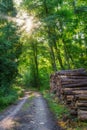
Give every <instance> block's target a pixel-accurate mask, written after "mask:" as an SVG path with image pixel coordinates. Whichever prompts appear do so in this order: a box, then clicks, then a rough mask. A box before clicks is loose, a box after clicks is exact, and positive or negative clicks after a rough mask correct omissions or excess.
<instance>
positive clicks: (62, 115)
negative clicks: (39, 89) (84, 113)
mask: <svg viewBox="0 0 87 130" xmlns="http://www.w3.org/2000/svg"><path fill="white" fill-rule="evenodd" d="M43 95H44V98H45V99H46V100H47V101H48V104H49V107H50V109H51V111H52V112H53V113H54V114H55V116H56V118H57V121H58V124H59V125H60V126H61V127H62V128H63V129H66V130H87V122H82V121H79V120H78V119H77V118H76V117H73V116H71V114H70V111H69V108H67V107H66V106H65V105H64V104H61V103H60V102H59V101H58V98H56V97H55V96H54V95H53V94H49V92H48V91H43Z"/></svg>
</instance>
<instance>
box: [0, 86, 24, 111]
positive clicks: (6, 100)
mask: <svg viewBox="0 0 87 130" xmlns="http://www.w3.org/2000/svg"><path fill="white" fill-rule="evenodd" d="M23 94H24V91H23V89H22V88H21V87H19V86H16V85H14V86H12V88H10V89H9V90H7V91H0V111H2V110H4V109H5V108H6V107H7V106H9V105H11V104H13V103H14V102H15V101H16V100H17V99H18V98H19V97H21V96H23Z"/></svg>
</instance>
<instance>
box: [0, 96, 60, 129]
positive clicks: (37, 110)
mask: <svg viewBox="0 0 87 130" xmlns="http://www.w3.org/2000/svg"><path fill="white" fill-rule="evenodd" d="M0 130H61V129H60V127H59V126H58V125H57V123H56V121H55V119H54V118H53V114H52V113H51V112H50V111H49V108H48V105H47V103H46V101H45V100H44V98H43V97H42V96H41V95H40V94H38V93H34V97H33V98H32V97H30V98H29V96H28V95H26V96H25V97H24V99H22V100H21V101H20V102H19V103H18V104H17V105H16V106H15V107H13V108H12V110H11V112H10V114H8V115H6V116H5V117H4V118H3V119H2V120H1V121H0Z"/></svg>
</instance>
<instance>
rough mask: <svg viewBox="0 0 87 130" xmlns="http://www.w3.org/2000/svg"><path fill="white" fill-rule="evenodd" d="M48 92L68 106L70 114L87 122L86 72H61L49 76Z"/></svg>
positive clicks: (78, 70) (79, 70)
mask: <svg viewBox="0 0 87 130" xmlns="http://www.w3.org/2000/svg"><path fill="white" fill-rule="evenodd" d="M50 88H51V89H50V90H51V92H52V93H54V94H56V96H57V97H58V98H59V100H60V101H62V102H64V103H65V104H66V105H68V106H69V108H70V110H71V114H76V115H78V118H79V119H80V120H87V72H86V71H85V69H75V70H63V71H60V72H56V73H55V74H52V75H51V76H50Z"/></svg>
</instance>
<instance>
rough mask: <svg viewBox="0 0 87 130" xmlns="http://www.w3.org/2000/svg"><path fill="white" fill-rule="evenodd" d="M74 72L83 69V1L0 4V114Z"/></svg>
mask: <svg viewBox="0 0 87 130" xmlns="http://www.w3.org/2000/svg"><path fill="white" fill-rule="evenodd" d="M78 68H85V69H87V1H86V0H0V109H2V108H4V107H6V106H7V105H8V104H11V103H12V102H13V101H14V100H16V99H17V98H18V96H19V95H20V93H21V91H22V89H26V88H37V89H39V90H42V89H45V90H46V89H49V77H50V74H51V73H53V72H56V71H59V70H70V69H78Z"/></svg>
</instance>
